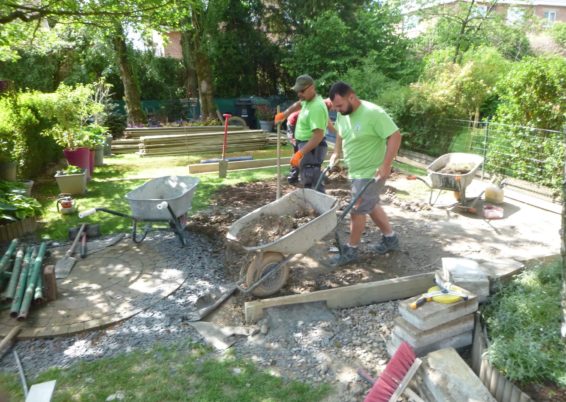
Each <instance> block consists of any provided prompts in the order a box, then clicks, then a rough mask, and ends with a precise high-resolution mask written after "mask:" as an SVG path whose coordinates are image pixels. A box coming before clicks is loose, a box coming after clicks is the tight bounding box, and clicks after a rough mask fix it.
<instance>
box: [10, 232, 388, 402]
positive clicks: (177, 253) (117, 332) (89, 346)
mask: <svg viewBox="0 0 566 402" xmlns="http://www.w3.org/2000/svg"><path fill="white" fill-rule="evenodd" d="M188 240H189V241H188V245H187V246H186V247H184V248H181V247H179V242H178V240H177V239H176V238H175V237H174V235H173V234H171V233H168V232H167V233H166V232H153V233H150V234H149V235H148V237H147V238H146V240H145V241H144V242H152V243H153V244H154V245H155V247H156V249H157V250H158V252H159V253H160V254H161V255H162V256H163V261H164V264H166V265H168V266H174V267H176V268H177V269H181V270H182V271H183V272H184V273H185V275H186V280H185V282H184V283H183V284H182V285H181V287H180V288H179V289H178V290H176V291H175V292H174V293H173V294H171V295H170V296H168V297H166V298H164V299H161V300H159V301H158V302H157V303H155V304H153V305H152V306H151V307H149V308H148V309H147V310H145V311H143V312H142V313H140V314H137V315H136V316H134V317H132V318H130V319H127V320H125V321H123V322H120V323H117V324H114V325H112V326H110V327H108V328H106V329H100V330H93V331H88V332H85V333H80V334H77V335H73V336H68V337H55V338H41V339H35V340H21V341H18V342H17V343H16V345H15V350H16V351H17V352H18V355H19V357H20V360H21V362H22V365H23V366H24V368H25V371H26V375H27V377H28V381H29V380H32V379H33V378H34V377H35V376H36V375H37V374H38V373H40V372H42V371H44V370H46V369H48V368H51V367H59V368H66V367H69V366H70V365H72V364H74V363H77V362H79V361H91V360H96V359H100V358H105V357H111V356H114V355H117V354H120V353H123V352H130V351H134V350H138V349H141V350H144V349H148V348H151V347H152V346H153V345H154V344H155V343H157V342H159V343H160V344H171V343H176V342H180V341H183V342H186V341H187V340H189V339H192V340H194V341H196V342H202V343H204V340H203V339H202V338H201V336H200V335H199V334H198V332H196V330H195V329H194V328H193V327H192V326H191V325H190V323H189V322H188V320H189V316H190V313H191V312H192V311H194V309H195V302H196V301H197V298H198V297H199V296H201V295H203V294H205V293H207V292H209V291H211V290H213V289H214V288H216V287H217V286H218V285H219V284H227V283H228V282H229V281H228V280H227V279H226V277H225V276H224V264H223V249H222V248H221V247H218V246H217V245H215V244H214V243H213V242H212V241H211V240H210V239H209V238H208V237H206V236H204V235H200V234H195V233H189V234H188ZM123 241H130V240H129V239H124V240H123ZM142 247H143V244H142ZM227 308H228V309H232V310H233V311H231V312H230V313H229V314H227V316H229V317H230V322H225V323H224V325H226V326H244V325H245V324H244V315H243V300H242V298H241V297H240V298H236V299H235V303H232V304H231V305H229V306H228V307H227ZM328 314H330V316H331V319H328V316H325V318H324V319H322V320H318V321H317V320H311V321H309V322H304V321H302V320H297V321H296V322H288V323H287V324H286V325H285V328H281V327H279V328H277V327H275V326H273V323H270V322H269V321H268V320H267V319H265V320H263V321H260V322H259V323H258V324H254V325H253V327H255V328H258V329H261V330H260V331H257V330H256V331H253V332H252V331H250V332H251V333H254V334H253V335H249V336H237V337H236V342H235V343H234V344H233V345H232V349H233V350H234V352H235V354H236V356H239V357H243V358H246V359H250V360H252V361H254V362H255V363H256V364H257V366H258V367H261V368H263V369H265V370H267V371H270V372H272V373H273V374H275V375H281V376H284V377H285V378H289V379H297V380H301V381H306V382H309V383H313V384H320V383H331V384H333V385H334V389H335V391H334V392H332V395H331V396H330V397H329V398H328V399H327V401H342V402H343V401H358V400H361V399H362V397H363V395H364V394H365V393H366V392H367V390H368V389H369V386H368V385H367V384H365V383H364V382H363V381H361V380H360V379H359V378H358V377H357V375H356V372H355V370H356V369H357V368H364V369H365V370H367V371H369V372H370V373H371V374H372V375H374V376H375V375H376V374H377V373H379V372H380V371H381V370H383V368H384V367H385V364H386V363H387V361H388V355H387V352H386V346H385V341H386V340H387V339H388V338H389V335H390V331H391V329H392V327H393V320H394V318H395V317H396V315H397V303H395V302H390V303H382V304H377V305H371V306H365V307H358V308H351V309H344V310H333V311H331V312H330V313H328ZM332 317H333V318H332ZM270 324H271V328H270ZM218 353H221V352H218ZM0 370H1V371H5V372H17V368H16V365H15V361H14V357H13V355H12V353H6V354H5V355H4V357H3V358H2V359H1V360H0Z"/></svg>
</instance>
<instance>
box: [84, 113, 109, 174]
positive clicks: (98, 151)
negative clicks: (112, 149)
mask: <svg viewBox="0 0 566 402" xmlns="http://www.w3.org/2000/svg"><path fill="white" fill-rule="evenodd" d="M85 131H86V132H87V140H86V145H87V146H88V148H89V149H90V150H91V155H92V158H91V161H90V166H89V168H90V170H91V172H94V167H95V166H102V165H104V145H105V144H106V132H107V129H106V127H102V126H99V125H98V124H91V125H89V126H88V127H86V129H85Z"/></svg>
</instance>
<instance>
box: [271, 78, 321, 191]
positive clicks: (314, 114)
mask: <svg viewBox="0 0 566 402" xmlns="http://www.w3.org/2000/svg"><path fill="white" fill-rule="evenodd" d="M293 91H295V92H297V95H298V96H299V100H298V101H297V102H295V103H294V104H292V105H291V106H289V107H288V108H287V109H286V110H285V111H283V112H281V113H278V114H277V115H276V116H275V123H276V124H279V123H281V122H283V121H284V120H285V119H286V118H288V117H289V116H290V115H291V113H293V112H295V111H297V110H300V112H299V117H298V118H297V123H296V125H295V140H296V143H297V147H298V151H297V152H295V154H294V155H293V157H292V158H291V166H294V167H298V168H299V172H300V173H299V174H300V182H301V183H302V184H303V186H304V187H306V188H312V187H313V186H314V185H315V184H316V182H317V181H318V178H319V177H320V174H321V171H320V166H321V165H322V162H323V161H324V157H325V156H326V151H327V149H328V145H327V144H326V141H325V139H324V132H325V130H326V126H327V124H328V109H327V107H326V105H325V103H324V100H323V99H322V97H321V96H320V95H318V94H317V93H316V88H315V83H314V80H313V79H312V78H311V77H310V76H309V75H301V76H299V77H298V78H297V80H296V81H295V85H294V86H293ZM315 190H318V191H320V192H322V193H324V184H323V183H321V185H320V186H319V188H318V189H315Z"/></svg>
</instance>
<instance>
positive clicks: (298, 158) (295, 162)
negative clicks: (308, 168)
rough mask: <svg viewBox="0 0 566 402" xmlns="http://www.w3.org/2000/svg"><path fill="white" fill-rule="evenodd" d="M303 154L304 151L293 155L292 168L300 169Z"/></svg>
mask: <svg viewBox="0 0 566 402" xmlns="http://www.w3.org/2000/svg"><path fill="white" fill-rule="evenodd" d="M303 156H304V155H303V152H302V151H300V150H299V151H297V152H295V155H293V157H292V158H291V166H293V167H299V165H300V164H301V160H302V159H303Z"/></svg>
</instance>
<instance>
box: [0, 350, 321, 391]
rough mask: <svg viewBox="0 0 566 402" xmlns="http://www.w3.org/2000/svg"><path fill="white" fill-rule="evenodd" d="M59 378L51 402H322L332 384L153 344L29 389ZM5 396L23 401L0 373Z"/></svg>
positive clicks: (52, 373)
mask: <svg viewBox="0 0 566 402" xmlns="http://www.w3.org/2000/svg"><path fill="white" fill-rule="evenodd" d="M51 380H57V384H56V388H55V393H54V397H53V401H54V402H64V401H104V400H106V398H108V396H110V395H114V394H116V393H117V392H118V391H121V392H123V395H124V399H122V400H124V401H193V402H197V401H201V402H213V401H218V402H220V401H222V402H229V401H234V402H239V401H250V402H253V401H258V402H260V401H261V402H275V401H278V402H279V401H281V402H285V401H289V402H291V401H296V402H302V401H320V400H322V399H323V398H324V397H325V396H326V395H327V394H328V393H329V392H330V386H328V385H322V386H317V387H314V386H310V385H307V384H303V383H300V382H297V381H286V380H284V379H282V378H280V377H277V376H274V375H271V374H269V373H264V372H261V371H260V370H258V369H256V368H255V367H254V365H253V364H252V363H250V362H246V361H243V360H240V359H236V358H234V357H233V356H232V355H231V354H228V355H225V356H218V355H216V354H215V353H213V352H212V351H211V350H210V349H207V348H205V347H203V346H201V345H198V344H194V343H192V342H190V341H186V342H179V343H177V344H174V345H156V346H154V347H153V348H152V349H151V350H145V351H135V352H130V353H124V354H121V355H119V356H116V357H112V358H105V359H98V360H96V361H92V362H86V363H78V364H75V365H73V366H72V367H70V368H68V369H65V370H61V369H50V370H47V371H46V372H44V373H41V374H40V375H39V376H38V377H37V378H35V379H29V378H28V382H29V383H30V384H29V385H30V386H31V385H32V384H35V383H40V382H43V381H51ZM2 393H7V394H8V395H9V397H11V398H12V400H14V401H16V400H18V401H20V400H23V399H24V398H23V393H22V390H21V385H20V383H19V381H18V378H17V376H16V375H15V374H14V375H7V374H2V375H0V400H6V399H3V397H2V396H3V395H2Z"/></svg>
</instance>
